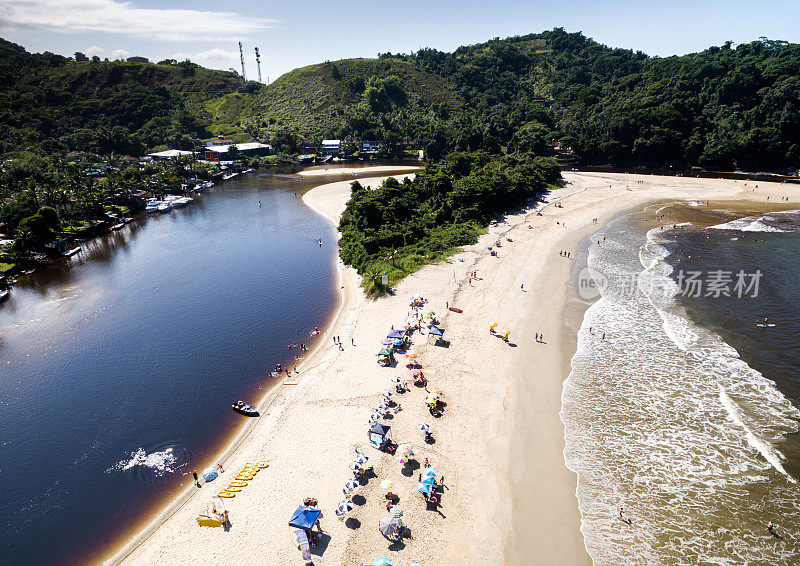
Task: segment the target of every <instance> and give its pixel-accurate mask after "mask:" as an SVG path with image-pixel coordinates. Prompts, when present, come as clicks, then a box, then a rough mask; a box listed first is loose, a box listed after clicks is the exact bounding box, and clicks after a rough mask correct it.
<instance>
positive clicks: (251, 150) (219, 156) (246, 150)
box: [200, 142, 272, 162]
mask: <svg viewBox="0 0 800 566" xmlns="http://www.w3.org/2000/svg"><path fill="white" fill-rule="evenodd" d="M232 147H235V148H236V149H237V150H238V151H239V153H240V154H241V155H248V156H252V155H269V154H270V153H272V146H271V145H269V144H266V143H258V142H251V143H232V144H227V145H210V146H207V147H205V148H204V149H202V150H201V152H200V153H201V154H202V158H203V159H204V160H206V161H214V162H220V161H229V160H230V159H226V158H227V157H228V155H227V154H228V150H230V148H232Z"/></svg>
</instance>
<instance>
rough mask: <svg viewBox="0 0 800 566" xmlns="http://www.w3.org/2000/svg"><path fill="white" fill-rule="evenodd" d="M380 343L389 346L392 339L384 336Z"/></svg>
mask: <svg viewBox="0 0 800 566" xmlns="http://www.w3.org/2000/svg"><path fill="white" fill-rule="evenodd" d="M400 343H401V344H402V342H400ZM381 344H383V345H384V346H391V345H392V339H391V338H384V339H383V340H381Z"/></svg>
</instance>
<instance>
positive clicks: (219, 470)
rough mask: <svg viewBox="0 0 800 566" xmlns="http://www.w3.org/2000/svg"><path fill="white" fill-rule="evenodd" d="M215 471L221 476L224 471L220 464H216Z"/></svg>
mask: <svg viewBox="0 0 800 566" xmlns="http://www.w3.org/2000/svg"><path fill="white" fill-rule="evenodd" d="M217 471H218V472H219V473H220V474H221V473H223V472H224V471H225V468H223V467H222V464H217Z"/></svg>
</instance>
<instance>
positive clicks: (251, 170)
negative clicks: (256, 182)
mask: <svg viewBox="0 0 800 566" xmlns="http://www.w3.org/2000/svg"><path fill="white" fill-rule="evenodd" d="M253 171H255V169H254V168H253V167H250V169H245V170H244V171H242V173H252V172H253Z"/></svg>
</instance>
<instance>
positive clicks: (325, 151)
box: [319, 140, 342, 155]
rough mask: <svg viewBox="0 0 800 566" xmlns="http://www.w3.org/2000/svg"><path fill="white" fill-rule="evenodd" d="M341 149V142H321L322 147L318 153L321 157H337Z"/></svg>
mask: <svg viewBox="0 0 800 566" xmlns="http://www.w3.org/2000/svg"><path fill="white" fill-rule="evenodd" d="M341 147H342V140H322V147H321V148H320V150H319V152H320V153H321V154H322V155H339V150H340V149H341Z"/></svg>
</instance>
